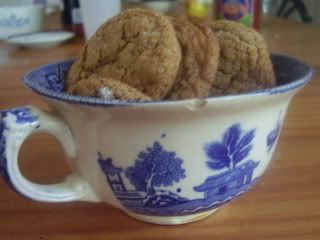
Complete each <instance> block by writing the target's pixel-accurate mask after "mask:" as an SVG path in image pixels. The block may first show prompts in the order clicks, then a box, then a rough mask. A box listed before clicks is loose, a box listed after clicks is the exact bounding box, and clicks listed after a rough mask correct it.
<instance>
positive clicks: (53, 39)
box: [6, 31, 74, 48]
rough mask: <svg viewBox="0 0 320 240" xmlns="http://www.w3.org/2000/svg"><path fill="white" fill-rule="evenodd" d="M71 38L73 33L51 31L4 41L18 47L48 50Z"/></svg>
mask: <svg viewBox="0 0 320 240" xmlns="http://www.w3.org/2000/svg"><path fill="white" fill-rule="evenodd" d="M73 37H74V33H73V32H67V31H51V32H37V33H28V34H20V35H14V36H11V37H9V38H8V39H7V40H6V41H7V42H8V43H11V44H13V45H16V46H20V47H29V48H49V47H54V46H57V45H60V44H62V43H64V42H66V41H68V40H70V39H72V38H73Z"/></svg>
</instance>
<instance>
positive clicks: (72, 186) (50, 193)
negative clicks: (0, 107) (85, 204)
mask: <svg viewBox="0 0 320 240" xmlns="http://www.w3.org/2000/svg"><path fill="white" fill-rule="evenodd" d="M36 132H47V133H50V134H52V135H54V136H55V137H56V138H57V139H58V140H59V141H60V142H61V143H62V145H63V147H64V150H65V152H66V154H67V155H68V157H70V158H74V157H76V145H75V142H74V139H73V136H72V134H71V131H70V129H69V127H68V126H67V124H66V123H65V122H64V121H63V120H62V119H61V118H60V117H58V116H56V115H54V114H52V113H48V112H44V111H42V110H40V109H38V108H35V107H30V106H26V107H19V108H15V109H11V110H7V111H3V112H1V118H0V174H1V175H3V177H4V178H5V180H6V181H7V182H8V183H9V185H11V186H12V187H13V188H14V189H15V190H17V191H18V192H19V193H21V194H22V195H24V196H25V197H28V198H30V199H33V200H37V201H43V202H68V201H90V202H97V201H99V199H98V198H97V197H96V195H95V194H94V192H93V191H92V190H91V187H90V186H89V184H88V183H87V181H86V180H85V179H84V178H83V177H81V176H79V175H76V174H71V175H70V176H68V177H67V178H66V179H65V180H64V181H63V182H62V183H58V184H49V185H42V184H36V183H32V182H30V181H29V180H27V179H26V178H25V177H24V176H23V175H22V174H21V172H20V170H19V167H18V153H19V150H20V147H21V144H22V143H23V141H24V140H25V139H26V138H27V137H29V136H30V135H31V134H33V133H36Z"/></svg>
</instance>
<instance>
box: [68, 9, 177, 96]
mask: <svg viewBox="0 0 320 240" xmlns="http://www.w3.org/2000/svg"><path fill="white" fill-rule="evenodd" d="M180 61H181V48H180V45H179V43H178V40H177V38H176V34H175V31H174V28H173V25H172V23H171V21H170V19H169V18H168V17H166V16H164V15H162V14H160V13H157V12H154V11H150V10H147V9H130V10H127V11H124V12H122V13H120V14H119V15H117V16H115V17H113V18H112V19H110V20H109V21H107V22H106V23H105V24H103V25H102V26H101V27H100V28H99V29H98V30H97V32H96V33H95V35H94V36H93V37H92V38H91V39H90V40H89V41H88V42H87V43H86V45H85V46H84V48H83V49H82V51H81V54H80V57H79V59H78V60H77V61H76V62H75V63H74V64H73V65H72V67H71V69H70V71H69V73H68V77H67V81H66V88H67V89H69V88H70V87H71V86H72V85H73V84H75V83H76V82H78V81H80V80H81V79H86V78H89V77H90V76H91V75H93V74H94V75H96V76H100V77H105V78H111V79H115V80H118V81H121V82H123V83H126V84H127V85H129V86H131V87H133V88H136V89H137V90H138V91H140V92H142V93H143V94H145V95H147V96H150V97H151V98H152V99H155V100H158V99H162V98H164V96H166V95H167V94H168V92H169V91H170V90H171V88H172V86H173V84H174V82H175V79H176V76H177V72H178V69H179V65H180Z"/></svg>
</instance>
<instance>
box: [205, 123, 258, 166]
mask: <svg viewBox="0 0 320 240" xmlns="http://www.w3.org/2000/svg"><path fill="white" fill-rule="evenodd" d="M254 136H255V129H252V130H250V131H248V132H246V133H242V130H241V127H240V125H239V124H235V125H232V126H231V127H230V128H228V129H227V130H226V131H225V133H224V134H223V139H222V142H211V143H208V144H206V145H205V147H204V150H205V152H206V154H207V156H208V158H209V159H208V161H207V166H208V167H209V168H211V169H222V168H229V169H234V168H235V167H236V165H237V164H238V163H239V162H240V161H242V160H244V159H245V158H246V157H247V156H248V155H249V153H250V151H251V150H252V144H251V143H252V140H253V138H254Z"/></svg>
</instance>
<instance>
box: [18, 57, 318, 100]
mask: <svg viewBox="0 0 320 240" xmlns="http://www.w3.org/2000/svg"><path fill="white" fill-rule="evenodd" d="M271 56H272V57H283V58H288V59H290V60H293V61H296V62H299V63H300V64H301V65H304V67H306V68H307V70H306V72H307V73H306V74H305V75H304V76H302V77H300V78H297V79H295V80H292V81H291V82H289V83H285V84H282V85H279V86H275V87H272V88H266V89H261V90H256V91H250V92H244V93H238V94H230V95H222V96H213V97H208V98H205V99H199V98H198V99H197V98H192V99H184V100H152V101H134V100H132V101H130V100H120V99H104V98H96V97H86V96H78V95H70V94H67V93H65V92H63V93H60V92H56V91H53V90H48V89H45V88H43V87H41V86H39V85H38V84H35V83H34V82H33V81H32V78H33V75H34V74H35V73H37V72H38V71H40V70H42V69H44V68H47V67H51V66H56V65H59V64H66V63H71V62H73V61H74V59H69V60H63V61H58V62H55V63H51V64H47V65H43V66H40V67H38V68H35V69H33V70H32V71H30V72H28V73H27V74H25V76H24V77H23V83H24V84H25V85H26V86H27V87H28V88H30V89H31V90H32V91H33V92H35V93H37V94H39V95H41V96H44V97H47V98H50V99H54V100H58V101H62V102H67V103H73V104H80V105H91V106H92V105H93V106H144V105H172V104H179V103H181V104H187V103H189V102H194V101H195V100H200V101H201V100H202V101H203V100H205V101H206V102H207V103H210V102H214V101H230V100H234V99H241V98H245V97H253V96H261V95H275V94H283V93H287V92H290V91H293V90H296V89H299V88H302V87H303V86H305V85H306V84H307V83H308V82H310V81H311V80H312V78H313V75H314V69H313V68H312V67H311V66H310V65H308V64H307V63H305V62H304V61H302V60H301V59H299V58H297V57H293V56H289V55H286V54H281V53H272V54H271Z"/></svg>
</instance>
